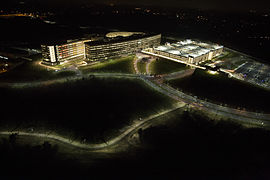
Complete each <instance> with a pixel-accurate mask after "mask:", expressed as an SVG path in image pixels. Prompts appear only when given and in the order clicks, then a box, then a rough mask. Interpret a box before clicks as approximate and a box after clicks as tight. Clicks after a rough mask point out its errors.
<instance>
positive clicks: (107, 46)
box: [85, 34, 161, 61]
mask: <svg viewBox="0 0 270 180" xmlns="http://www.w3.org/2000/svg"><path fill="white" fill-rule="evenodd" d="M160 41H161V34H158V35H148V36H137V37H136V38H132V39H129V38H127V39H125V38H122V39H121V40H116V41H115V40H111V41H108V42H106V41H102V42H87V43H85V58H86V59H87V60H89V61H99V60H106V59H110V58H115V57H119V56H122V55H129V54H134V53H136V52H139V51H141V50H143V49H145V48H152V47H155V46H159V45H160Z"/></svg>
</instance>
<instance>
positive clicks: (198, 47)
mask: <svg viewBox="0 0 270 180" xmlns="http://www.w3.org/2000/svg"><path fill="white" fill-rule="evenodd" d="M220 48H223V46H221V45H218V44H212V43H205V42H199V41H193V40H190V39H187V40H183V41H179V42H176V43H172V44H170V43H167V44H166V45H162V46H158V47H156V48H155V49H156V50H158V51H164V52H167V53H170V54H174V55H179V56H184V57H189V56H191V57H199V56H201V55H204V54H207V53H209V52H210V51H211V50H216V49H220Z"/></svg>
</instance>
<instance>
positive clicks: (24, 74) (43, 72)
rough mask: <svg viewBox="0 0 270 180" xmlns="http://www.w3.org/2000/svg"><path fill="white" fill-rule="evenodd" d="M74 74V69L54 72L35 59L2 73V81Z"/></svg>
mask: <svg viewBox="0 0 270 180" xmlns="http://www.w3.org/2000/svg"><path fill="white" fill-rule="evenodd" d="M73 75H75V72H73V71H61V72H54V70H47V69H46V68H45V67H44V66H40V65H39V64H37V61H33V62H24V63H23V64H22V65H20V66H18V67H16V68H14V69H12V70H11V71H9V72H6V73H3V74H1V75H0V82H29V81H40V80H49V79H54V78H61V77H67V76H73Z"/></svg>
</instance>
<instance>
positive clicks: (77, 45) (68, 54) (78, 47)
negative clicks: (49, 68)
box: [41, 39, 90, 65]
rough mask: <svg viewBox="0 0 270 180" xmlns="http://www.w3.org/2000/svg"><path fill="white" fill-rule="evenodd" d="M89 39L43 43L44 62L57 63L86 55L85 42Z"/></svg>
mask: <svg viewBox="0 0 270 180" xmlns="http://www.w3.org/2000/svg"><path fill="white" fill-rule="evenodd" d="M88 41H90V40H89V39H88V40H77V41H71V42H70V41H69V42H67V43H63V44H59V45H41V51H42V56H43V63H44V64H50V65H56V64H59V63H60V62H64V61H66V60H70V59H73V58H76V57H82V58H83V57H84V52H85V44H84V43H85V42H88Z"/></svg>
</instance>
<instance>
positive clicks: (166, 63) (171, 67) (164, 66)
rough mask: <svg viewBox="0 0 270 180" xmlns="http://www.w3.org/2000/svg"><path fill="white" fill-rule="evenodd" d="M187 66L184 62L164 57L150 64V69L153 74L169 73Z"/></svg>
mask: <svg viewBox="0 0 270 180" xmlns="http://www.w3.org/2000/svg"><path fill="white" fill-rule="evenodd" d="M187 68H188V67H187V66H186V65H184V64H181V63H177V62H174V61H170V60H166V59H162V58H159V59H157V60H156V61H154V62H152V63H151V65H150V71H151V73H152V74H169V73H173V72H176V71H181V70H183V69H187Z"/></svg>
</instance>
